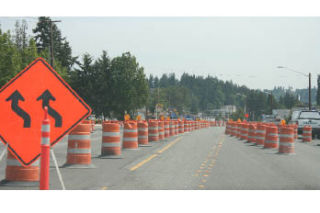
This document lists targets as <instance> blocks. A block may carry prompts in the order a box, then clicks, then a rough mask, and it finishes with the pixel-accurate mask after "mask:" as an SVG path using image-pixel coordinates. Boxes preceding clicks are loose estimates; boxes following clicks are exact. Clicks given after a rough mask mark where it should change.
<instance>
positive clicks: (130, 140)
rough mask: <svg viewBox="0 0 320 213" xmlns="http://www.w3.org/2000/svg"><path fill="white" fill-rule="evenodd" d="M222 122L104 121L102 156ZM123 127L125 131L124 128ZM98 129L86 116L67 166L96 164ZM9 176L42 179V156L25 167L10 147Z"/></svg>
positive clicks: (13, 180)
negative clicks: (93, 146)
mask: <svg viewBox="0 0 320 213" xmlns="http://www.w3.org/2000/svg"><path fill="white" fill-rule="evenodd" d="M220 125H221V126H222V125H224V122H222V121H221V122H217V121H206V120H199V121H188V120H185V121H180V120H169V121H160V120H149V121H148V122H147V121H126V122H122V121H114V120H111V121H103V122H102V138H101V155H100V156H99V157H100V158H123V157H122V156H121V155H122V150H123V149H129V150H136V149H138V147H139V146H141V147H143V146H148V144H149V142H158V141H159V142H160V141H161V140H163V139H166V138H169V137H172V136H176V135H180V134H183V133H187V132H192V131H194V130H197V129H201V128H207V127H209V126H220ZM122 129H123V131H121V130H122ZM94 131H95V123H94V121H92V120H84V121H83V122H81V123H80V124H78V125H77V126H76V127H75V128H74V129H73V130H72V131H71V132H70V133H69V135H68V145H67V156H66V162H65V164H64V165H63V166H62V167H64V168H94V165H93V164H92V161H91V159H92V156H91V153H92V152H91V133H92V132H94ZM5 173H6V174H5V179H4V180H2V181H1V185H18V186H19V185H21V186H26V185H31V186H33V185H37V184H38V183H39V160H38V161H36V162H34V163H33V164H32V165H30V166H29V167H23V166H22V165H21V164H20V162H19V161H18V160H17V159H16V158H15V157H14V156H13V155H12V154H11V153H10V151H8V153H7V161H6V171H5Z"/></svg>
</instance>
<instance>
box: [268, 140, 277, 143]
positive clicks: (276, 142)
mask: <svg viewBox="0 0 320 213" xmlns="http://www.w3.org/2000/svg"><path fill="white" fill-rule="evenodd" d="M265 143H278V141H269V140H266V141H265Z"/></svg>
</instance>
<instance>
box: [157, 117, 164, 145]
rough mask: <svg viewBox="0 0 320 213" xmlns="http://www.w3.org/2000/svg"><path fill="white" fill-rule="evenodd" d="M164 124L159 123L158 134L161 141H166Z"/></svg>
mask: <svg viewBox="0 0 320 213" xmlns="http://www.w3.org/2000/svg"><path fill="white" fill-rule="evenodd" d="M164 131H165V130H164V122H163V121H158V133H159V140H163V139H164V134H165V133H164Z"/></svg>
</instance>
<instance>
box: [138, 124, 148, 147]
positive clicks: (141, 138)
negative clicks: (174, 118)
mask: <svg viewBox="0 0 320 213" xmlns="http://www.w3.org/2000/svg"><path fill="white" fill-rule="evenodd" d="M138 144H139V146H146V145H148V144H149V139H148V122H146V121H139V122H138ZM149 146H150V145H149Z"/></svg>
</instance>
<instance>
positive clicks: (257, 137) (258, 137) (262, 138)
mask: <svg viewBox="0 0 320 213" xmlns="http://www.w3.org/2000/svg"><path fill="white" fill-rule="evenodd" d="M255 138H256V139H261V140H264V139H265V137H260V136H256V137H255Z"/></svg>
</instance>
